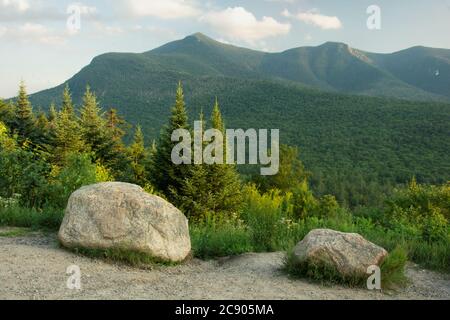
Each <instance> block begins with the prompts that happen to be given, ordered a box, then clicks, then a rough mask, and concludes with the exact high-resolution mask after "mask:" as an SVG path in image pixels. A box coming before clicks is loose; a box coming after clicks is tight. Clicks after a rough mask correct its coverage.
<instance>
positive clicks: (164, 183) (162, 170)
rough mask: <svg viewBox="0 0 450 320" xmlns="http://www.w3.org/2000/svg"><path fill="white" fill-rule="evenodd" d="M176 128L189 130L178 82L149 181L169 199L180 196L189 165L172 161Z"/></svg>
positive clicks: (174, 199) (182, 95) (180, 86)
mask: <svg viewBox="0 0 450 320" xmlns="http://www.w3.org/2000/svg"><path fill="white" fill-rule="evenodd" d="M177 129H186V130H189V124H188V116H187V112H186V105H185V103H184V94H183V87H182V85H181V82H180V83H179V84H178V89H177V94H176V99H175V105H174V106H173V108H172V111H171V116H170V120H169V124H168V125H167V126H166V127H164V128H163V130H162V132H161V137H160V140H159V143H158V146H157V149H156V153H155V155H154V157H153V159H152V165H151V174H150V181H151V182H152V184H153V185H154V186H155V187H156V188H157V189H158V190H159V191H161V192H162V193H164V194H165V195H166V196H167V197H168V198H169V200H171V201H176V198H180V196H181V195H180V193H181V188H182V184H183V181H184V180H185V178H186V177H187V172H188V168H187V167H188V166H189V165H175V164H174V163H173V162H172V157H171V155H172V149H173V147H174V146H175V143H174V142H172V140H171V137H172V133H173V132H174V131H175V130H177Z"/></svg>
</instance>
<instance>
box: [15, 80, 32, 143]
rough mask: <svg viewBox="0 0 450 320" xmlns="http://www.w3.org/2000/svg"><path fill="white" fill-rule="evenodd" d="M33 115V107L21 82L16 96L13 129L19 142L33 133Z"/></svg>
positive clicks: (22, 141)
mask: <svg viewBox="0 0 450 320" xmlns="http://www.w3.org/2000/svg"><path fill="white" fill-rule="evenodd" d="M34 123H35V117H34V114H33V108H32V106H31V103H30V101H29V100H28V95H27V91H26V88H25V84H24V83H23V82H21V84H20V89H19V95H18V97H17V105H16V116H15V130H16V132H17V135H18V138H19V141H20V143H24V142H25V140H26V139H30V137H33V134H34Z"/></svg>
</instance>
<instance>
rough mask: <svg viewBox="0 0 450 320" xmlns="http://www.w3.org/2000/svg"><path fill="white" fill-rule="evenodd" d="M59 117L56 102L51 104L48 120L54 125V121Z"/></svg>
mask: <svg viewBox="0 0 450 320" xmlns="http://www.w3.org/2000/svg"><path fill="white" fill-rule="evenodd" d="M57 117H58V111H56V106H55V104H54V103H52V104H51V105H50V109H49V111H48V121H49V122H50V126H51V125H52V123H53V121H55V120H56V118H57Z"/></svg>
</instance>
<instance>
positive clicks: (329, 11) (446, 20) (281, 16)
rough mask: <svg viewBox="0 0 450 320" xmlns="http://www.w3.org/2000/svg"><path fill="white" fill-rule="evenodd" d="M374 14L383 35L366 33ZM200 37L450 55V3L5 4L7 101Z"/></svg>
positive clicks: (2, 71)
mask: <svg viewBox="0 0 450 320" xmlns="http://www.w3.org/2000/svg"><path fill="white" fill-rule="evenodd" d="M371 5H377V6H378V7H379V9H380V14H381V15H380V17H381V20H380V21H381V29H379V30H369V28H368V27H367V20H368V18H369V16H370V14H368V13H367V8H368V7H369V6H371ZM69 8H70V9H71V10H69V12H68V9H69ZM68 21H69V22H70V23H69V25H71V26H72V28H69V27H68ZM78 22H79V24H78ZM73 26H75V28H74V27H73ZM78 26H79V27H80V28H78ZM195 32H202V33H205V34H206V35H208V36H210V37H212V38H215V39H217V40H220V41H223V42H227V43H232V44H236V45H240V46H245V47H250V48H254V49H259V50H265V51H283V50H286V49H289V48H292V47H299V46H310V45H319V44H321V43H323V42H326V41H339V42H345V43H347V44H349V45H350V46H352V47H354V48H358V49H362V50H367V51H373V52H394V51H398V50H401V49H405V48H408V47H412V46H415V45H424V46H430V47H440V48H450V36H449V34H450V0H432V1H423V0H409V1H408V0H377V1H376V0H369V1H367V0H340V1H331V0H327V1H324V0H248V1H234V0H223V1H221V0H209V1H198V0H115V1H107V0H80V1H79V2H75V1H66V0H62V1H61V0H58V1H56V0H45V1H44V0H0V43H1V47H0V48H1V50H0V97H5V98H6V97H11V96H13V95H15V93H16V91H17V87H18V84H19V82H20V80H22V79H23V80H24V81H25V82H26V84H27V86H28V90H29V92H35V91H39V90H42V89H47V88H50V87H53V86H56V85H58V84H60V83H62V82H64V81H65V80H67V79H68V78H70V77H71V76H73V75H74V74H75V73H76V72H78V71H79V70H80V69H81V68H82V67H84V66H85V65H87V64H89V62H90V61H91V60H92V58H93V57H95V56H96V55H98V54H101V53H105V52H111V51H120V52H143V51H147V50H150V49H153V48H155V47H158V46H160V45H162V44H164V43H166V42H169V41H173V40H176V39H180V38H184V37H185V36H187V35H189V34H192V33H195Z"/></svg>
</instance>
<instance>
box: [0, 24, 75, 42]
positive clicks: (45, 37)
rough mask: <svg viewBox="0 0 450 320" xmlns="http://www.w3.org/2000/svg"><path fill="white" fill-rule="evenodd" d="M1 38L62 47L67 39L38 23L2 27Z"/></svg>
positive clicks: (0, 29) (0, 30) (0, 28)
mask: <svg viewBox="0 0 450 320" xmlns="http://www.w3.org/2000/svg"><path fill="white" fill-rule="evenodd" d="M0 36H4V37H7V39H9V40H11V41H19V42H26V43H28V42H35V43H41V44H52V45H60V44H64V43H66V39H65V38H64V37H63V36H62V35H59V34H56V33H54V32H53V31H52V30H50V29H48V28H47V27H45V26H43V25H42V24H36V23H25V24H23V25H21V26H19V27H16V28H6V27H0Z"/></svg>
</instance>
